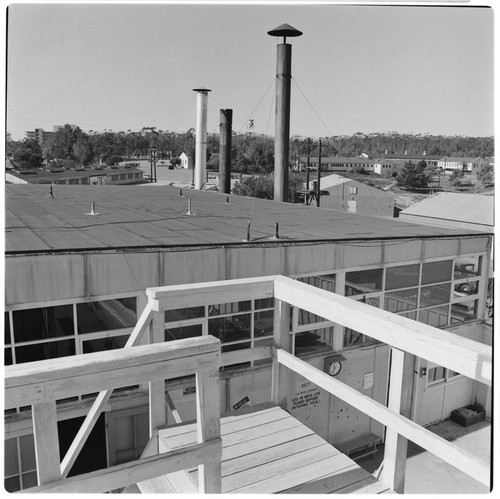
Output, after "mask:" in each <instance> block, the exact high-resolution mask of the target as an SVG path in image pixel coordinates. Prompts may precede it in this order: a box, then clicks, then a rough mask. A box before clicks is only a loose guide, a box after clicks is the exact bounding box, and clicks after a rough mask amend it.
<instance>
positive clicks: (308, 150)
mask: <svg viewBox="0 0 500 499" xmlns="http://www.w3.org/2000/svg"><path fill="white" fill-rule="evenodd" d="M310 155H311V139H310V138H308V139H307V163H306V191H308V190H309V156H310Z"/></svg>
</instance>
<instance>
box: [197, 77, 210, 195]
mask: <svg viewBox="0 0 500 499" xmlns="http://www.w3.org/2000/svg"><path fill="white" fill-rule="evenodd" d="M193 91H194V92H196V145H195V163H194V188H195V189H197V190H201V189H203V187H204V185H205V182H206V170H207V100H208V92H211V90H209V89H208V88H204V87H201V88H193Z"/></svg>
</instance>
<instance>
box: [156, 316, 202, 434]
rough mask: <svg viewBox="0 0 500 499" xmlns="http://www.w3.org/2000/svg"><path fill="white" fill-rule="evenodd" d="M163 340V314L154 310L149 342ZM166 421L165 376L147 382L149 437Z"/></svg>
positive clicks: (162, 341)
mask: <svg viewBox="0 0 500 499" xmlns="http://www.w3.org/2000/svg"><path fill="white" fill-rule="evenodd" d="M164 342H165V314H164V312H154V316H153V320H152V321H151V322H150V324H149V343H150V344H154V343H164ZM193 371H194V370H193ZM166 422H167V408H166V405H165V378H162V379H155V380H152V381H150V382H149V438H152V436H153V435H154V432H155V430H156V428H158V427H159V426H163V425H165V424H166Z"/></svg>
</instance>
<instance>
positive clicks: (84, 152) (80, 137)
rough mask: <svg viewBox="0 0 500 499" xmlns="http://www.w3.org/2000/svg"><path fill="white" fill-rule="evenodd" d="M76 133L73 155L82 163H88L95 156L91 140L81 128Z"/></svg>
mask: <svg viewBox="0 0 500 499" xmlns="http://www.w3.org/2000/svg"><path fill="white" fill-rule="evenodd" d="M75 135H76V140H75V143H74V144H73V155H74V157H75V159H76V160H77V161H78V163H79V164H80V165H88V164H89V163H90V162H91V161H92V159H93V156H94V154H93V151H92V146H91V145H90V140H89V138H88V136H87V135H86V134H85V133H83V132H82V131H81V130H80V129H78V132H77V133H76V134H75Z"/></svg>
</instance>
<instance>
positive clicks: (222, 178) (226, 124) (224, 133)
mask: <svg viewBox="0 0 500 499" xmlns="http://www.w3.org/2000/svg"><path fill="white" fill-rule="evenodd" d="M232 123H233V110H232V109H221V110H220V139H219V144H220V145H219V192H224V193H225V194H229V193H230V192H231V136H232V129H231V126H232Z"/></svg>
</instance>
